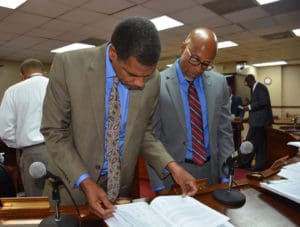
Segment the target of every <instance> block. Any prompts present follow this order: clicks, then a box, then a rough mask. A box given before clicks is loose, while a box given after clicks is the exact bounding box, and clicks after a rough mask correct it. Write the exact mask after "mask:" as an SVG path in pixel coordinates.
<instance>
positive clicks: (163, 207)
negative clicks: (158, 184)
mask: <svg viewBox="0 0 300 227" xmlns="http://www.w3.org/2000/svg"><path fill="white" fill-rule="evenodd" d="M228 220H229V217H227V216H225V215H223V214H221V213H219V212H217V211H215V210H213V209H211V208H210V207H208V206H206V205H204V204H203V203H201V202H199V201H198V200H196V199H194V198H192V197H189V196H186V197H182V196H177V195H176V196H175V195H174V196H173V195H170V196H159V197H156V198H155V199H154V200H152V202H151V203H150V204H148V203H147V202H136V203H129V204H122V205H117V210H116V212H115V213H114V216H113V217H111V218H108V219H106V220H105V222H106V224H107V225H108V226H110V227H120V226H122V227H180V226H189V227H199V226H205V227H219V226H232V225H231V224H230V223H229V222H228Z"/></svg>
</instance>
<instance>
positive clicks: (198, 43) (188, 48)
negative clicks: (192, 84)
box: [180, 28, 218, 78]
mask: <svg viewBox="0 0 300 227" xmlns="http://www.w3.org/2000/svg"><path fill="white" fill-rule="evenodd" d="M217 42H218V40H217V36H216V34H215V33H214V32H213V31H211V30H210V29H208V28H196V29H194V30H192V31H191V33H190V34H189V35H188V36H187V38H186V39H185V41H184V42H183V43H182V45H181V59H180V65H181V68H182V71H183V73H186V74H185V76H186V77H191V78H195V77H196V76H198V75H199V74H201V73H202V72H203V71H205V70H207V68H208V67H207V66H208V65H210V64H211V63H212V61H213V60H214V59H215V57H216V55H217V49H218V48H217ZM195 59H196V61H195V62H196V63H197V60H198V63H199V64H198V65H197V64H196V63H195V64H193V60H195Z"/></svg>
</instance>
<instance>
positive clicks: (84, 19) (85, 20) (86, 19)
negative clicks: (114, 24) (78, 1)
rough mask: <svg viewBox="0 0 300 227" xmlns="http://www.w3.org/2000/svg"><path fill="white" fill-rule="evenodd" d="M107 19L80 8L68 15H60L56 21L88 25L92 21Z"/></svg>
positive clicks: (99, 14) (102, 15)
mask: <svg viewBox="0 0 300 227" xmlns="http://www.w3.org/2000/svg"><path fill="white" fill-rule="evenodd" d="M105 17H107V16H106V15H104V14H101V13H97V12H95V11H90V10H86V9H82V8H79V9H78V8H77V9H74V10H72V11H69V12H68V13H66V14H64V15H61V16H60V17H58V18H57V19H60V20H65V21H71V22H75V23H78V24H89V23H91V22H93V21H97V20H103V19H105Z"/></svg>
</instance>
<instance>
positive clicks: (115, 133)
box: [106, 77, 121, 201]
mask: <svg viewBox="0 0 300 227" xmlns="http://www.w3.org/2000/svg"><path fill="white" fill-rule="evenodd" d="M118 83H119V80H118V77H115V78H114V83H113V86H112V89H111V92H110V96H109V112H108V119H107V120H108V130H107V135H106V152H107V161H108V173H107V195H108V198H109V199H110V200H111V201H114V200H116V198H117V197H118V195H119V189H120V169H121V162H120V157H119V139H120V128H121V108H120V100H119V93H118Z"/></svg>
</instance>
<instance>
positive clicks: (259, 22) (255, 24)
mask: <svg viewBox="0 0 300 227" xmlns="http://www.w3.org/2000/svg"><path fill="white" fill-rule="evenodd" d="M240 24H241V25H242V26H243V27H244V28H246V29H248V30H256V29H264V28H268V27H273V26H275V25H277V23H276V22H275V21H274V20H273V19H272V18H271V17H264V18H258V19H256V20H251V21H245V22H241V23H240Z"/></svg>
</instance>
